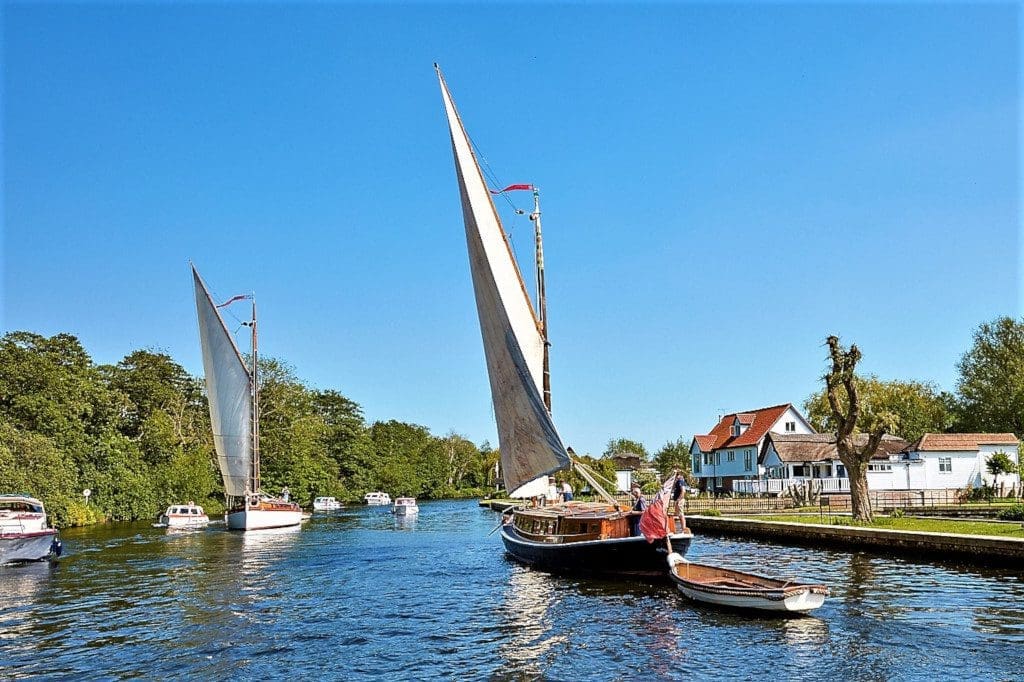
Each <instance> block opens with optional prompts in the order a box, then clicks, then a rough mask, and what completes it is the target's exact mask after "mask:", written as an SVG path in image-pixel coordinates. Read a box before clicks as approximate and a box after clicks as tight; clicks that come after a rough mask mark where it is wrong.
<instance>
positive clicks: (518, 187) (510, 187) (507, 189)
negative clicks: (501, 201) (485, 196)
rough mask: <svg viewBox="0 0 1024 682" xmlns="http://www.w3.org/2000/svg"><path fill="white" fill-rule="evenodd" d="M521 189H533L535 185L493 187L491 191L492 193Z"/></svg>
mask: <svg viewBox="0 0 1024 682" xmlns="http://www.w3.org/2000/svg"><path fill="white" fill-rule="evenodd" d="M520 189H526V190H532V189H533V185H509V186H508V187H506V188H505V189H492V190H490V192H491V194H504V193H505V192H515V191H516V190H520Z"/></svg>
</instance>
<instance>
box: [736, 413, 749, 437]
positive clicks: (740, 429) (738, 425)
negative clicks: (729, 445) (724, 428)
mask: <svg viewBox="0 0 1024 682" xmlns="http://www.w3.org/2000/svg"><path fill="white" fill-rule="evenodd" d="M749 426H750V424H744V423H743V422H742V421H740V418H739V417H733V420H732V430H731V432H732V435H733V437H734V438H735V437H736V436H738V435H740V434H741V433H743V432H744V431H746V430H747V428H749Z"/></svg>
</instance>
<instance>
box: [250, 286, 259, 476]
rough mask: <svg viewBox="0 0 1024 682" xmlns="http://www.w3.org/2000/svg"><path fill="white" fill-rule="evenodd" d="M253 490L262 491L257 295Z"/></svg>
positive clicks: (253, 371) (254, 358) (253, 367)
mask: <svg viewBox="0 0 1024 682" xmlns="http://www.w3.org/2000/svg"><path fill="white" fill-rule="evenodd" d="M249 326H250V327H252V492H253V493H254V494H255V493H258V492H259V491H260V387H259V373H258V371H259V370H258V368H259V352H258V350H257V349H258V345H257V335H256V296H255V294H254V295H253V297H252V321H251V322H249Z"/></svg>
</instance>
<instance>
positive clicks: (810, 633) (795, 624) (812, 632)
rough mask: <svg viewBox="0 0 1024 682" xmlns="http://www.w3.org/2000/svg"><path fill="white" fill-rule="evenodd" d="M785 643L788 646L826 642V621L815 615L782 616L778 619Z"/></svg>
mask: <svg viewBox="0 0 1024 682" xmlns="http://www.w3.org/2000/svg"><path fill="white" fill-rule="evenodd" d="M778 622H779V623H781V625H782V632H783V635H784V637H785V640H786V644H789V645H790V646H808V645H810V646H822V645H825V644H827V643H828V640H829V632H828V623H827V622H826V621H824V620H822V619H821V618H818V617H816V616H803V617H800V618H783V619H780V620H779V621H778Z"/></svg>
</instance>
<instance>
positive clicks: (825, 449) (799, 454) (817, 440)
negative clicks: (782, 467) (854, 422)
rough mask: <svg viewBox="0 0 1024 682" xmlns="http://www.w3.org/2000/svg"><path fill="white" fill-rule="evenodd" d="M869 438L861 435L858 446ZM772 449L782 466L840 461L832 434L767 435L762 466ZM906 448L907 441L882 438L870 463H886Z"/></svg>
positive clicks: (884, 436) (857, 442)
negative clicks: (791, 463) (873, 460)
mask: <svg viewBox="0 0 1024 682" xmlns="http://www.w3.org/2000/svg"><path fill="white" fill-rule="evenodd" d="M867 442H868V435H867V434H866V433H862V434H860V435H858V436H857V440H856V444H857V445H859V446H860V445H866V444H867ZM769 445H771V446H772V447H774V448H775V452H776V453H777V454H778V455H779V459H781V460H782V461H783V462H827V461H829V460H836V459H839V451H838V450H837V449H836V435H835V434H834V433H813V434H796V433H770V434H768V438H767V439H765V442H764V446H763V447H762V448H761V456H760V458H759V461H760V462H762V463H763V462H764V458H765V455H766V454H767V453H768V447H769ZM906 446H907V441H905V440H903V439H902V438H898V437H896V436H890V435H889V434H885V435H883V436H882V442H881V443H879V444H878V450H877V451H876V452H875V454H874V456H873V459H889V456H890V455H895V454H897V453H899V452H902V451H903V449H904V448H905V447H906Z"/></svg>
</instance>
